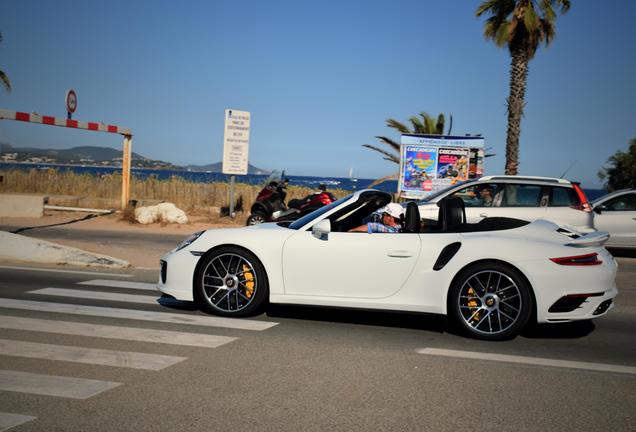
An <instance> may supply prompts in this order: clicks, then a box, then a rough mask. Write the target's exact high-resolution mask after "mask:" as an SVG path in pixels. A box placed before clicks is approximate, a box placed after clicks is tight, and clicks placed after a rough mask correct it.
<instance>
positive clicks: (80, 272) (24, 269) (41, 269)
mask: <svg viewBox="0 0 636 432" xmlns="http://www.w3.org/2000/svg"><path fill="white" fill-rule="evenodd" d="M0 269H4V270H23V271H28V272H34V271H39V272H48V273H69V274H81V275H90V276H93V277H95V276H108V277H123V278H129V277H133V275H131V274H120V273H100V272H92V271H81V270H60V269H51V268H46V267H20V266H6V265H1V266H0Z"/></svg>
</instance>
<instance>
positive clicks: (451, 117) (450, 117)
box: [446, 114, 453, 135]
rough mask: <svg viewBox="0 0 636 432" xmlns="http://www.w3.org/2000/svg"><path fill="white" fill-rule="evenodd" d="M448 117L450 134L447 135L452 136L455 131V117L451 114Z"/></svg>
mask: <svg viewBox="0 0 636 432" xmlns="http://www.w3.org/2000/svg"><path fill="white" fill-rule="evenodd" d="M448 117H449V119H448V132H446V135H451V131H452V130H453V115H452V114H450V115H449V116H448Z"/></svg>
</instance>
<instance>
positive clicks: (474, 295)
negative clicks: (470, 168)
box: [466, 287, 479, 321]
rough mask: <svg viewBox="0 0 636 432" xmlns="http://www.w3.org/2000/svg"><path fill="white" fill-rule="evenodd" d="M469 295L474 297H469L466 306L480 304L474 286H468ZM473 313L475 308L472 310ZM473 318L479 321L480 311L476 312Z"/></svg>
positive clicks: (474, 306)
mask: <svg viewBox="0 0 636 432" xmlns="http://www.w3.org/2000/svg"><path fill="white" fill-rule="evenodd" d="M468 295H469V296H471V297H472V298H470V299H468V303H467V304H466V306H468V307H469V308H476V307H477V306H478V304H477V299H476V298H475V297H477V296H476V294H475V290H474V289H473V287H468ZM470 312H471V313H474V312H475V310H474V309H471V310H470ZM473 320H474V321H479V312H477V313H475V315H474V316H473Z"/></svg>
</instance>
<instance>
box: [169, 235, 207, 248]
mask: <svg viewBox="0 0 636 432" xmlns="http://www.w3.org/2000/svg"><path fill="white" fill-rule="evenodd" d="M204 232H205V231H199V232H195V233H194V234H192V235H191V236H190V237H188V238H187V239H185V240H184V241H182V242H181V243H180V244H179V246H177V248H176V249H175V252H176V251H179V250H181V249H183V248H184V247H186V246H190V245H191V244H192V243H194V242H195V240H196V239H198V238H199V237H201V234H203V233H204Z"/></svg>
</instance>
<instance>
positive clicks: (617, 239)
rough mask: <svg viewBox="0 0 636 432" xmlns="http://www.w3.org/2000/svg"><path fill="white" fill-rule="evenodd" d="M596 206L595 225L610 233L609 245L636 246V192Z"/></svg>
mask: <svg viewBox="0 0 636 432" xmlns="http://www.w3.org/2000/svg"><path fill="white" fill-rule="evenodd" d="M599 206H602V207H600V213H598V211H599ZM595 208H596V209H597V213H596V214H595V215H594V226H595V227H596V229H597V230H599V231H607V232H609V233H610V239H609V241H608V242H607V246H617V247H636V192H629V193H626V194H623V195H619V196H617V197H614V198H610V199H608V200H607V201H603V202H601V203H599V204H597V205H596V207H595Z"/></svg>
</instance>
